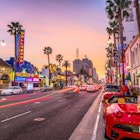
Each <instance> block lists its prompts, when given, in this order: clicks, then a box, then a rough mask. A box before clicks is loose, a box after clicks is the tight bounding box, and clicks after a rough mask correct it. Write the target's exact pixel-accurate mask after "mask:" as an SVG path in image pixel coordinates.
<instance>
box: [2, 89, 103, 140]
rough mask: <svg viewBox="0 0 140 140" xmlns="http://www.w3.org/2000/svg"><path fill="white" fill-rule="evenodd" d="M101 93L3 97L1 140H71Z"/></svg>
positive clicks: (56, 93) (61, 93)
mask: <svg viewBox="0 0 140 140" xmlns="http://www.w3.org/2000/svg"><path fill="white" fill-rule="evenodd" d="M99 93H100V90H99V91H97V92H94V93H87V92H84V91H83V92H80V94H79V95H77V94H70V93H69V94H65V93H63V92H60V91H51V92H42V93H41V92H40V93H33V94H22V95H13V96H7V97H4V96H3V97H0V140H32V139H33V140H68V139H69V138H70V136H71V135H72V133H73V132H74V130H75V129H76V128H77V126H78V125H79V123H80V122H81V120H82V118H83V117H84V115H85V114H86V112H87V111H88V109H89V108H90V107H91V105H92V104H93V102H94V100H95V99H96V97H97V95H98V94H99ZM96 110H98V108H97V109H96ZM101 125H103V123H102V124H101ZM92 126H94V125H93V124H92ZM101 131H103V128H101ZM100 140H103V139H100Z"/></svg>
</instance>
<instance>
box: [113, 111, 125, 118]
mask: <svg viewBox="0 0 140 140" xmlns="http://www.w3.org/2000/svg"><path fill="white" fill-rule="evenodd" d="M115 115H116V117H117V118H121V117H122V116H123V113H122V112H121V111H118V112H116V114H115Z"/></svg>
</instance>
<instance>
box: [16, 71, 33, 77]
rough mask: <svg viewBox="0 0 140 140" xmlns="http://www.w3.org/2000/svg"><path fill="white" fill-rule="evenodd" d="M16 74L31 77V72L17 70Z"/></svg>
mask: <svg viewBox="0 0 140 140" xmlns="http://www.w3.org/2000/svg"><path fill="white" fill-rule="evenodd" d="M16 76H19V77H31V73H23V72H22V73H20V72H16Z"/></svg>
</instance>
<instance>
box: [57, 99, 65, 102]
mask: <svg viewBox="0 0 140 140" xmlns="http://www.w3.org/2000/svg"><path fill="white" fill-rule="evenodd" d="M65 100H66V99H62V100H59V101H58V103H60V102H63V101H65Z"/></svg>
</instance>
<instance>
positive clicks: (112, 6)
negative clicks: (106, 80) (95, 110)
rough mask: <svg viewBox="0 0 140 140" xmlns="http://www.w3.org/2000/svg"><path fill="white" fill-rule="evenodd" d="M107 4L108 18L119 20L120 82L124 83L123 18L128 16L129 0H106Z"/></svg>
mask: <svg viewBox="0 0 140 140" xmlns="http://www.w3.org/2000/svg"><path fill="white" fill-rule="evenodd" d="M106 2H107V4H108V6H107V7H106V12H107V13H108V17H109V19H110V20H112V19H113V18H114V19H118V22H119V35H120V43H121V47H122V63H123V65H122V84H125V78H124V48H123V23H122V22H123V19H124V18H125V17H128V16H129V14H128V12H127V8H128V7H129V5H130V4H131V0H107V1H106Z"/></svg>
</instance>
